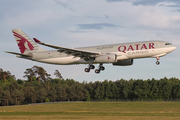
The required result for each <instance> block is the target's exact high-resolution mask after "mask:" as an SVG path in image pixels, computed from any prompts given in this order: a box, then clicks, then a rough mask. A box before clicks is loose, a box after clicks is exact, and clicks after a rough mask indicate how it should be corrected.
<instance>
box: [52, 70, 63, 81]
mask: <svg viewBox="0 0 180 120" xmlns="http://www.w3.org/2000/svg"><path fill="white" fill-rule="evenodd" d="M54 75H56V77H57V78H59V80H61V79H63V77H62V75H61V73H60V72H59V71H58V70H55V72H54Z"/></svg>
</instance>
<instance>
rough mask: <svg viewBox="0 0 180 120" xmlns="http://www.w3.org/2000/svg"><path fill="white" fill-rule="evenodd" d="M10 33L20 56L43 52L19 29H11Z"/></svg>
mask: <svg viewBox="0 0 180 120" xmlns="http://www.w3.org/2000/svg"><path fill="white" fill-rule="evenodd" d="M12 32H13V35H14V37H15V39H16V42H17V44H18V47H19V49H20V52H21V53H22V54H27V53H31V52H38V51H45V50H44V49H42V48H40V47H39V46H38V45H37V44H36V43H35V42H34V41H32V40H31V39H30V38H29V37H28V36H27V35H26V34H25V33H24V32H23V31H22V30H21V29H12Z"/></svg>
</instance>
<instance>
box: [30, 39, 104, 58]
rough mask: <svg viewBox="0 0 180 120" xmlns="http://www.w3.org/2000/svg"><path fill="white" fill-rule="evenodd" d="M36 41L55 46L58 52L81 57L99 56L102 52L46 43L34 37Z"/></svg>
mask: <svg viewBox="0 0 180 120" xmlns="http://www.w3.org/2000/svg"><path fill="white" fill-rule="evenodd" d="M33 39H34V41H35V42H36V43H38V44H40V45H44V46H48V47H51V48H55V49H58V52H60V53H62V52H64V53H66V54H68V55H73V56H75V57H81V58H83V59H85V58H89V57H97V56H99V55H100V54H101V53H100V52H94V51H87V50H81V49H73V48H66V47H61V46H56V45H50V44H46V43H42V42H41V41H39V40H38V39H36V38H33Z"/></svg>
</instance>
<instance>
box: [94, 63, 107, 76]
mask: <svg viewBox="0 0 180 120" xmlns="http://www.w3.org/2000/svg"><path fill="white" fill-rule="evenodd" d="M103 70H105V67H104V66H103V64H102V63H100V64H99V69H96V70H95V73H97V74H98V73H100V71H103Z"/></svg>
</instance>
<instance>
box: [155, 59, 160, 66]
mask: <svg viewBox="0 0 180 120" xmlns="http://www.w3.org/2000/svg"><path fill="white" fill-rule="evenodd" d="M156 59H157V61H156V64H157V65H159V64H160V62H159V59H160V58H159V57H157V58H156Z"/></svg>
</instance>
